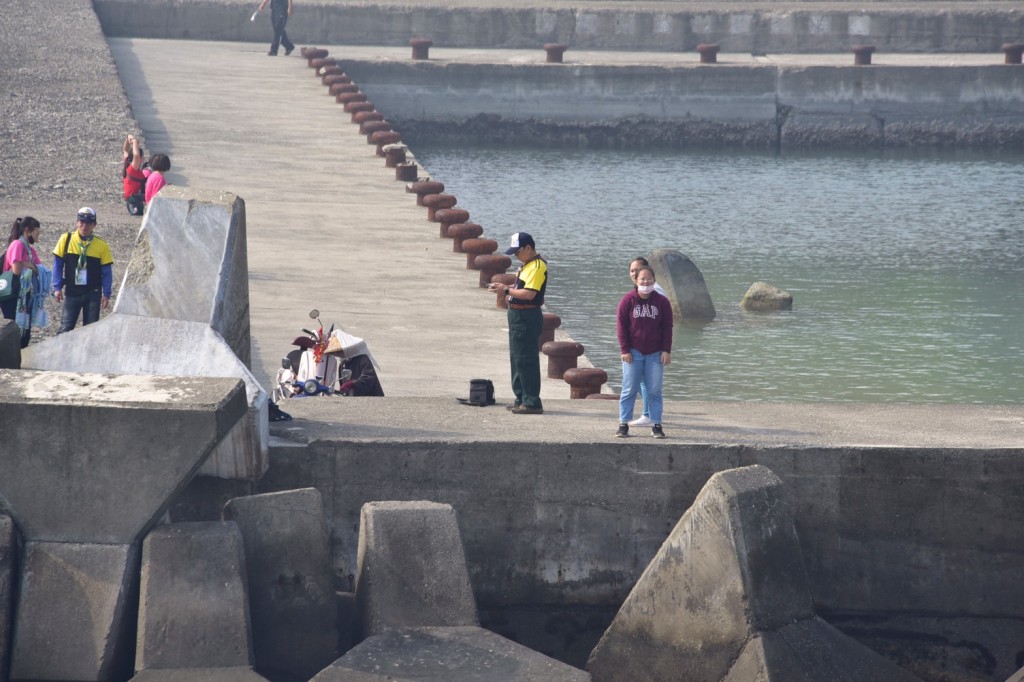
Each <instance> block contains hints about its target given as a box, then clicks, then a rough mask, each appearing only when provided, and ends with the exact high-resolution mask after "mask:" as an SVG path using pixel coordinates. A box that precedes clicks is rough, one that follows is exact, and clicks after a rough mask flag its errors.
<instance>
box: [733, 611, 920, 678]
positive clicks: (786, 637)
mask: <svg viewBox="0 0 1024 682" xmlns="http://www.w3.org/2000/svg"><path fill="white" fill-rule="evenodd" d="M751 680H759V681H763V682H799V681H806V682H817V681H818V680H830V681H834V682H863V681H864V680H886V682H915V681H916V680H918V678H917V677H915V676H913V675H911V674H910V673H909V672H907V671H905V670H903V669H902V668H900V667H898V666H897V665H896V664H894V663H892V662H891V661H888V660H886V659H884V658H882V657H881V656H880V655H878V654H876V653H875V652H873V651H871V650H870V649H868V648H867V647H864V646H862V645H861V644H858V643H857V642H856V641H854V640H853V639H851V638H850V637H847V636H846V635H844V634H842V633H841V632H839V631H838V630H836V629H835V628H834V627H832V626H831V625H829V624H828V623H826V622H825V621H823V620H821V619H820V618H817V617H814V618H807V619H805V620H801V621H798V622H796V623H793V624H791V625H786V626H783V627H782V628H779V629H778V630H775V631H771V630H766V631H763V632H760V633H758V634H757V635H755V636H754V637H752V638H751V639H750V640H749V641H748V642H747V644H746V646H744V647H743V651H741V652H740V655H739V658H737V659H736V662H735V663H734V664H733V666H732V668H731V669H730V670H729V673H728V675H726V677H725V678H724V680H723V682H750V681H751Z"/></svg>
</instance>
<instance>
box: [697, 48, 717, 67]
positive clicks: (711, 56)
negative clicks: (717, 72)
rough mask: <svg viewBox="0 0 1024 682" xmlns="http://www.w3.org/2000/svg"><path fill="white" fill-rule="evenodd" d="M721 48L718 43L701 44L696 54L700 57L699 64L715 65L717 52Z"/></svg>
mask: <svg viewBox="0 0 1024 682" xmlns="http://www.w3.org/2000/svg"><path fill="white" fill-rule="evenodd" d="M720 47H721V45H719V44H718V43H701V44H700V45H698V46H697V53H698V54H699V55H700V63H701V64H717V63H718V50H719V48H720Z"/></svg>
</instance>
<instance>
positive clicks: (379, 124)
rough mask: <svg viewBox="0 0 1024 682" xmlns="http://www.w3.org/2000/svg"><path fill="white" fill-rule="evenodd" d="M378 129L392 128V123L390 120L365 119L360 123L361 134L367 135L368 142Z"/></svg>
mask: <svg viewBox="0 0 1024 682" xmlns="http://www.w3.org/2000/svg"><path fill="white" fill-rule="evenodd" d="M378 130H391V123H389V122H388V121H383V120H381V121H364V122H363V123H360V124H359V134H360V135H366V142H367V143H369V142H370V135H373V134H374V133H375V132H377V131H378Z"/></svg>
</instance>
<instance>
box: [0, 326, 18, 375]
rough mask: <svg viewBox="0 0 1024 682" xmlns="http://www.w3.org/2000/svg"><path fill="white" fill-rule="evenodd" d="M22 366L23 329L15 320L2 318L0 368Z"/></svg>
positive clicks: (0, 328)
mask: <svg viewBox="0 0 1024 682" xmlns="http://www.w3.org/2000/svg"><path fill="white" fill-rule="evenodd" d="M20 367H21V330H20V329H19V328H18V325H17V324H15V323H14V320H0V369H18V368H20Z"/></svg>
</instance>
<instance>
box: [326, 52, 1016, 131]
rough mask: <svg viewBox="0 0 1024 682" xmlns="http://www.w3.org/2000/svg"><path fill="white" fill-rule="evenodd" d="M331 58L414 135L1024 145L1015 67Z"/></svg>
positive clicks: (399, 123) (398, 123) (389, 116)
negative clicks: (581, 62)
mask: <svg viewBox="0 0 1024 682" xmlns="http://www.w3.org/2000/svg"><path fill="white" fill-rule="evenodd" d="M341 63H342V65H343V67H344V68H345V70H346V72H347V73H349V74H350V75H351V76H352V77H353V78H354V79H355V80H356V82H358V83H359V84H360V85H361V87H362V89H363V91H364V92H366V93H367V95H368V96H369V97H370V98H371V99H372V100H373V102H374V103H375V104H376V105H377V106H378V108H379V109H380V110H381V111H385V112H387V113H388V118H389V120H392V121H393V122H394V123H395V125H396V128H398V129H399V130H401V131H402V132H403V133H404V134H406V136H407V137H408V138H410V139H412V140H414V141H418V140H428V139H429V140H432V141H442V140H443V141H456V140H460V139H461V140H467V139H470V140H475V141H478V142H491V143H509V142H510V141H511V142H513V143H515V142H520V143H533V144H538V143H547V144H562V145H565V146H586V147H625V146H630V147H637V146H640V147H645V146H646V147H652V146H659V147H663V146H670V147H683V146H690V145H731V146H744V147H751V148H761V149H774V148H785V147H857V148H864V147H876V148H880V147H889V148H892V147H921V146H940V147H941V146H950V147H952V146H968V147H978V148H984V147H989V148H999V149H1001V150H1003V151H1007V150H1014V149H1016V150H1021V149H1024V88H1022V87H1021V83H1022V79H1024V70H1022V69H1024V67H1022V69H1018V68H1014V67H1010V66H1006V65H1000V64H993V65H990V66H984V65H981V66H975V65H963V66H914V65H911V66H899V65H893V66H873V67H870V68H865V67H857V66H852V65H833V64H821V65H808V64H795V65H794V64H784V63H756V62H755V63H747V64H721V65H716V66H713V67H711V66H703V65H698V64H661V65H652V64H592V63H591V64H587V63H584V64H578V63H574V64H565V65H549V64H509V63H497V62H495V63H489V64H485V63H463V62H458V61H436V62H434V61H432V62H412V61H391V60H379V61H367V60H349V59H345V60H342V62H341Z"/></svg>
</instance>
